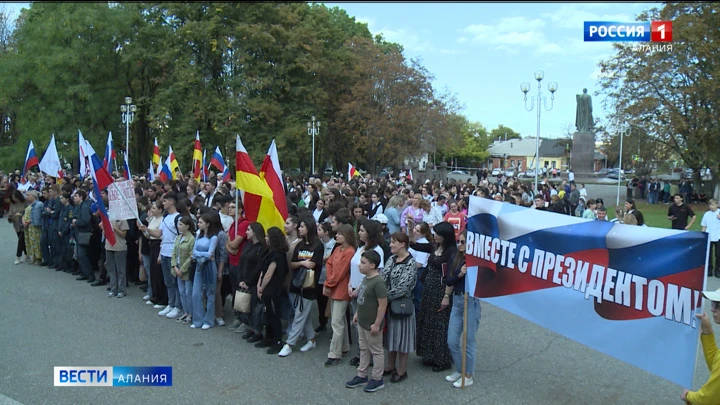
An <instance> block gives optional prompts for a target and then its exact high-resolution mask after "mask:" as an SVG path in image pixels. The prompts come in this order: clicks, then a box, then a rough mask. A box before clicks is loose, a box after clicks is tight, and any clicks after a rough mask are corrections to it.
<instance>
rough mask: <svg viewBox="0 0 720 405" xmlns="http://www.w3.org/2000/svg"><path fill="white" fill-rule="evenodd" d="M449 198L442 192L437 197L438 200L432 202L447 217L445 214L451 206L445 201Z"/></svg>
mask: <svg viewBox="0 0 720 405" xmlns="http://www.w3.org/2000/svg"><path fill="white" fill-rule="evenodd" d="M446 200H447V197H445V196H444V195H442V194H440V195H439V196H438V198H437V201H435V202H434V203H432V205H433V207H435V208H437V209H438V210H439V211H440V214H442V216H443V218H445V214H447V212H448V211H449V208H448V206H447V204H445V201H446Z"/></svg>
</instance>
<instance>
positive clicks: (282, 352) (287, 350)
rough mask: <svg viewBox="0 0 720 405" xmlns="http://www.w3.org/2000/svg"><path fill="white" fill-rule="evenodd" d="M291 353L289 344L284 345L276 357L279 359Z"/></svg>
mask: <svg viewBox="0 0 720 405" xmlns="http://www.w3.org/2000/svg"><path fill="white" fill-rule="evenodd" d="M290 353H292V347H290V345H289V344H287V343H285V345H284V346H283V348H282V350H280V353H278V356H280V357H287V356H289V355H290Z"/></svg>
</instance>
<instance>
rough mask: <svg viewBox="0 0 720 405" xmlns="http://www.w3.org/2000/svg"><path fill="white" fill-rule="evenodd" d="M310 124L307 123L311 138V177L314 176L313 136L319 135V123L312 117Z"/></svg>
mask: <svg viewBox="0 0 720 405" xmlns="http://www.w3.org/2000/svg"><path fill="white" fill-rule="evenodd" d="M311 119H312V122H308V123H307V128H308V135H310V136H312V175H313V176H314V175H315V135H319V134H320V121H315V116H314V115H313V116H312V118H311Z"/></svg>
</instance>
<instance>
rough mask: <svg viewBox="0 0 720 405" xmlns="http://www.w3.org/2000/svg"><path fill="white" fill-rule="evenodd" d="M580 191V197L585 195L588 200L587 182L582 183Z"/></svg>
mask: <svg viewBox="0 0 720 405" xmlns="http://www.w3.org/2000/svg"><path fill="white" fill-rule="evenodd" d="M578 191H579V192H580V197H585V200H587V190H585V184H582V183H580V187H578Z"/></svg>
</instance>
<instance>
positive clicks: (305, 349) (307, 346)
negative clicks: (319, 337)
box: [300, 340, 317, 353]
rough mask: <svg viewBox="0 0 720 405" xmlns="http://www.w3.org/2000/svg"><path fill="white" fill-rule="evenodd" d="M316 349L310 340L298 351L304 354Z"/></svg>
mask: <svg viewBox="0 0 720 405" xmlns="http://www.w3.org/2000/svg"><path fill="white" fill-rule="evenodd" d="M316 347H317V345H316V344H315V342H313V341H312V340H308V342H307V343H305V345H304V346H303V347H301V348H300V351H301V352H303V353H305V352H309V351H310V350H312V349H314V348H316Z"/></svg>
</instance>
